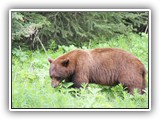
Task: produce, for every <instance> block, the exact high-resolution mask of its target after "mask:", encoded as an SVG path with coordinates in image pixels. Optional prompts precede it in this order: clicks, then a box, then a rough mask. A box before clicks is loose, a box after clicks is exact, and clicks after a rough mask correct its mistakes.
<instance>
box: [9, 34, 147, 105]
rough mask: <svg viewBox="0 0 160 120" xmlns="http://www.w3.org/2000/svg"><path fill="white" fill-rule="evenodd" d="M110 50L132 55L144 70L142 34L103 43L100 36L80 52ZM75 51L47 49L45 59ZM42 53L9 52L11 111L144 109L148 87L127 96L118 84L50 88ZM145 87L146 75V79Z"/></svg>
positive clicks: (145, 51) (145, 60)
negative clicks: (142, 65) (106, 48)
mask: <svg viewBox="0 0 160 120" xmlns="http://www.w3.org/2000/svg"><path fill="white" fill-rule="evenodd" d="M104 47H114V48H122V49H124V50H127V51H129V52H131V53H132V54H134V55H135V56H136V57H138V58H139V59H140V60H141V61H142V62H143V63H144V65H145V67H146V70H147V71H148V36H147V35H146V34H142V35H141V36H139V35H137V34H132V33H131V34H129V35H128V36H124V35H121V36H119V37H117V38H114V39H111V40H109V41H108V40H106V39H105V38H104V37H102V38H98V39H97V38H95V40H93V41H92V40H90V43H89V44H84V47H82V49H93V48H104ZM73 49H77V47H75V46H74V45H71V46H68V47H67V46H59V48H58V50H57V51H53V50H51V49H50V50H48V51H47V54H48V55H49V57H52V58H56V57H58V56H60V55H62V54H63V53H66V52H68V51H71V50H73ZM47 57H48V56H47V55H46V54H45V53H44V52H43V51H40V50H39V51H38V50H37V51H29V50H23V49H13V50H12V93H11V94H12V108H148V99H149V98H148V86H147V87H146V90H145V94H143V95H140V94H139V93H138V91H137V90H136V89H135V91H134V95H130V94H129V93H127V91H126V90H125V88H123V87H122V85H121V84H119V85H117V86H114V87H110V86H101V85H96V84H89V85H88V86H87V85H86V84H83V85H82V87H81V88H80V89H76V88H71V87H70V86H71V85H72V84H73V83H65V82H62V83H61V84H60V85H59V86H58V87H57V88H52V87H51V82H50V77H49V73H48V72H49V71H48V70H49V62H48V61H47ZM146 82H147V85H148V75H147V76H146Z"/></svg>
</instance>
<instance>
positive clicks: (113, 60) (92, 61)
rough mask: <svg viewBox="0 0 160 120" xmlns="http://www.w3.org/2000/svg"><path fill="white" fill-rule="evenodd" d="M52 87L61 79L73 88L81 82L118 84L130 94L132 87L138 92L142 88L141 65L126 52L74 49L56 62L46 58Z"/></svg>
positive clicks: (143, 73)
mask: <svg viewBox="0 0 160 120" xmlns="http://www.w3.org/2000/svg"><path fill="white" fill-rule="evenodd" d="M48 61H49V62H50V63H51V64H50V70H49V71H50V76H51V78H52V86H53V87H56V86H57V85H58V84H59V83H60V82H61V80H63V79H65V81H66V82H73V83H74V86H75V87H80V86H81V84H82V83H96V84H101V85H108V86H113V85H117V84H119V83H121V84H122V85H123V86H125V87H127V88H128V91H129V92H130V93H131V94H132V93H133V89H134V88H138V89H139V90H140V92H141V93H143V90H144V89H145V74H146V72H145V68H144V65H143V64H142V63H141V61H140V60H138V59H137V58H136V57H134V56H133V55H132V54H130V53H129V52H126V51H124V50H121V49H116V48H98V49H94V50H73V51H71V52H69V53H67V54H64V55H62V56H60V57H58V58H57V59H55V60H52V59H50V58H49V59H48Z"/></svg>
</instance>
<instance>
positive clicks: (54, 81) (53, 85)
mask: <svg viewBox="0 0 160 120" xmlns="http://www.w3.org/2000/svg"><path fill="white" fill-rule="evenodd" d="M59 83H60V82H59V81H57V80H53V79H52V80H51V86H52V87H53V88H56V87H57V86H58V85H59Z"/></svg>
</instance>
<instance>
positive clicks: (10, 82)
mask: <svg viewBox="0 0 160 120" xmlns="http://www.w3.org/2000/svg"><path fill="white" fill-rule="evenodd" d="M13 11H48V12H52V11H53V12H54V11H68V12H69V11H106V12H107V11H115V12H116V11H117V12H118V11H122V12H123V11H124V12H125V11H148V12H149V23H148V24H149V35H148V36H149V38H148V39H149V46H148V48H149V53H148V54H149V55H148V56H149V59H148V60H149V61H148V62H149V78H148V83H149V91H148V92H149V103H148V104H149V107H148V108H149V109H143V108H142V109H127V108H126V109H125V108H124V109H120V108H113V109H107V108H106V109H94V108H93V109H85V108H84V109H77V108H76V109H74V108H73V109H59V108H57V109H56V108H53V109H47V108H46V109H38V108H37V109H34V108H30V109H24V108H22V109H12V107H11V99H12V97H11V94H12V93H11V84H12V80H11V78H12V77H11V72H12V67H11V66H12V64H11V55H12V53H11V37H12V36H11V12H13ZM9 110H10V111H150V110H151V10H150V9H10V10H9Z"/></svg>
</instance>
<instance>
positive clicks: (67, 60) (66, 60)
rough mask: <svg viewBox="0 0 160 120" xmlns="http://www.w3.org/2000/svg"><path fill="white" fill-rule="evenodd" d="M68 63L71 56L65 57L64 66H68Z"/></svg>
mask: <svg viewBox="0 0 160 120" xmlns="http://www.w3.org/2000/svg"><path fill="white" fill-rule="evenodd" d="M68 64H69V58H67V59H64V60H63V61H62V66H64V67H67V66H68Z"/></svg>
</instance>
